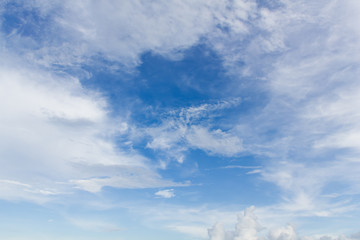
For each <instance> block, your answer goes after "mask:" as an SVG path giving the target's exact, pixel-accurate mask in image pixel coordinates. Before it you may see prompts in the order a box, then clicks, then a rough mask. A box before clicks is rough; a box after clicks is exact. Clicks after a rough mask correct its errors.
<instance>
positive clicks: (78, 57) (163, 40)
mask: <svg viewBox="0 0 360 240" xmlns="http://www.w3.org/2000/svg"><path fill="white" fill-rule="evenodd" d="M5 6H6V5H5ZM25 6H26V7H27V9H35V10H36V11H38V12H40V13H41V14H40V16H41V17H42V18H43V19H42V18H40V20H39V21H47V23H48V26H47V28H46V29H42V31H39V33H38V36H37V38H40V39H41V40H43V41H42V42H41V44H42V45H43V46H41V47H40V48H38V49H37V50H36V51H34V49H31V51H27V50H26V49H24V46H28V45H29V44H25V43H29V42H31V43H32V44H31V45H32V46H34V45H35V46H38V45H39V44H37V41H38V39H37V38H33V39H31V37H30V38H29V37H28V38H22V39H21V37H19V38H16V37H14V36H12V37H13V39H15V38H16V39H17V41H13V43H12V44H11V45H13V47H15V48H19V49H22V50H24V51H25V52H26V56H27V57H28V58H29V59H32V60H34V61H36V62H38V63H41V64H45V65H49V64H53V63H55V64H61V65H70V66H74V65H76V64H79V63H83V62H89V61H91V60H90V58H91V57H93V56H101V57H105V58H106V59H108V60H115V61H118V63H121V64H123V65H124V66H128V67H134V66H136V65H137V64H139V63H140V58H139V56H140V55H141V54H142V53H144V52H146V51H152V52H155V53H157V54H161V55H164V56H167V57H170V58H172V59H177V58H179V57H181V51H182V50H184V49H186V48H189V47H191V46H193V45H194V44H196V43H198V42H199V40H200V38H202V37H206V36H208V35H211V33H212V32H214V30H216V29H217V27H221V28H231V29H232V31H233V32H234V33H236V34H247V32H248V30H247V26H246V24H245V22H246V21H248V20H249V18H250V16H251V15H253V12H254V10H255V9H256V4H255V1H249V0H244V1H236V2H232V1H226V0H221V1H203V0H201V1H196V2H194V1H188V0H186V1H181V2H179V1H163V0H158V1H152V2H147V1H121V2H116V1H115V2H114V1H110V0H106V1H102V2H101V3H100V2H96V1H82V2H74V1H69V0H66V1H54V2H53V3H52V4H49V3H48V2H46V1H39V0H33V1H28V2H27V3H26V4H25ZM54 13H55V15H53V14H54ZM49 18H50V19H51V21H49ZM28 20H29V21H30V20H31V19H28ZM44 27H45V26H44ZM216 31H220V32H221V30H216ZM13 34H14V35H19V34H20V35H21V31H18V29H15V31H13ZM44 39H45V40H44ZM144 39H146V41H144ZM24 42H25V43H24Z"/></svg>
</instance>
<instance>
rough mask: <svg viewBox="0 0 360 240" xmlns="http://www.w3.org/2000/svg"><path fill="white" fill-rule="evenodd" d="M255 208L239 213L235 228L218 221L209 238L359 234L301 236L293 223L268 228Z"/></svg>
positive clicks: (285, 239)
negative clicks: (259, 217)
mask: <svg viewBox="0 0 360 240" xmlns="http://www.w3.org/2000/svg"><path fill="white" fill-rule="evenodd" d="M254 211H255V208H254V207H250V208H247V209H246V210H245V211H244V212H243V213H241V214H239V215H238V220H237V223H236V225H235V230H233V231H230V230H226V229H225V228H224V226H223V224H221V223H216V224H215V225H214V226H213V227H212V228H210V229H209V230H208V235H209V236H208V239H209V240H240V239H245V240H258V239H259V240H325V239H328V240H335V239H338V240H340V239H343V240H355V239H357V234H353V235H350V236H345V235H316V236H315V235H314V236H301V235H299V234H298V233H297V231H296V229H295V227H294V226H292V225H287V226H285V227H276V228H270V229H269V228H266V227H264V226H262V225H261V224H260V222H259V219H258V218H257V217H256V215H255V213H254Z"/></svg>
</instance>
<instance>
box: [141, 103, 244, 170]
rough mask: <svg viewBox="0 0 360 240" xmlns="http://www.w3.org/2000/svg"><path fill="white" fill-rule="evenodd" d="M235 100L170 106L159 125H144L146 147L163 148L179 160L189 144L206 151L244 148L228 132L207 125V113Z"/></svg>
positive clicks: (233, 151) (227, 153) (232, 152)
mask: <svg viewBox="0 0 360 240" xmlns="http://www.w3.org/2000/svg"><path fill="white" fill-rule="evenodd" d="M239 103H240V99H238V98H235V99H230V100H226V101H222V102H218V103H214V104H203V105H200V106H191V107H188V108H182V109H180V110H174V111H172V112H170V114H169V116H166V117H164V120H163V122H162V123H161V124H160V125H159V126H156V127H150V128H146V129H145V131H144V132H145V133H147V134H148V135H149V136H150V137H151V140H150V141H149V142H148V144H147V147H148V148H151V149H154V150H160V151H163V152H164V153H166V155H169V156H170V157H171V158H175V159H177V160H178V162H180V163H182V161H183V160H184V152H186V151H187V150H188V149H189V148H194V149H201V150H203V151H205V152H207V153H208V154H218V155H224V156H229V157H230V156H236V155H237V154H239V153H241V152H242V151H243V150H244V149H243V147H242V140H241V139H240V138H239V137H238V136H236V135H233V134H232V133H231V132H226V131H223V130H221V129H216V128H215V129H211V124H212V123H211V116H213V115H216V114H219V112H221V111H222V110H224V109H226V108H231V107H234V106H236V105H238V104H239Z"/></svg>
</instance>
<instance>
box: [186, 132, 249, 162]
mask: <svg viewBox="0 0 360 240" xmlns="http://www.w3.org/2000/svg"><path fill="white" fill-rule="evenodd" d="M186 140H187V141H188V142H189V144H190V146H192V147H195V148H199V149H202V150H205V151H208V152H210V153H212V154H223V155H225V156H234V155H236V154H238V153H240V152H242V151H243V147H242V141H241V139H239V138H238V137H237V136H232V135H231V134H229V133H224V132H223V131H221V130H220V129H216V130H213V131H209V129H206V128H204V127H202V126H197V125H195V126H191V127H190V129H189V132H188V134H187V135H186Z"/></svg>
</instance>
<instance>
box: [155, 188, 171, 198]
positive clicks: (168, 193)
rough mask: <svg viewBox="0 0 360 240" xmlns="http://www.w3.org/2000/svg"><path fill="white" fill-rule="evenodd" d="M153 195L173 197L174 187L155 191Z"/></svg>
mask: <svg viewBox="0 0 360 240" xmlns="http://www.w3.org/2000/svg"><path fill="white" fill-rule="evenodd" d="M155 195H156V196H159V197H162V198H173V197H175V192H174V189H165V190H160V191H157V192H156V193H155Z"/></svg>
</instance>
